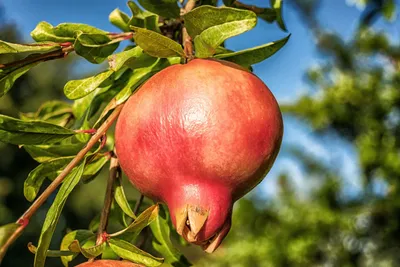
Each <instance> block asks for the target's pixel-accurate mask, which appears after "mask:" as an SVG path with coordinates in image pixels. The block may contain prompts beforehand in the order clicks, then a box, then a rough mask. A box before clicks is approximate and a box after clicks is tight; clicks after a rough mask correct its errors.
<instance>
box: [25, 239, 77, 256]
mask: <svg viewBox="0 0 400 267" xmlns="http://www.w3.org/2000/svg"><path fill="white" fill-rule="evenodd" d="M28 250H29V251H30V252H31V253H32V254H36V252H37V248H36V247H35V246H34V245H33V244H32V243H31V242H29V243H28ZM46 255H47V257H53V258H58V257H69V256H72V255H74V253H73V252H71V251H68V250H47V252H46Z"/></svg>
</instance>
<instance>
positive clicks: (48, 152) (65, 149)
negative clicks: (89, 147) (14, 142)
mask: <svg viewBox="0 0 400 267" xmlns="http://www.w3.org/2000/svg"><path fill="white" fill-rule="evenodd" d="M83 146H84V144H83V143H76V144H60V145H36V146H24V149H25V150H26V151H27V152H28V153H29V155H30V156H31V157H32V158H33V159H34V160H36V161H37V162H39V163H44V162H47V161H50V160H53V159H56V158H62V157H68V156H74V155H76V154H78V152H79V151H81V149H82V148H83Z"/></svg>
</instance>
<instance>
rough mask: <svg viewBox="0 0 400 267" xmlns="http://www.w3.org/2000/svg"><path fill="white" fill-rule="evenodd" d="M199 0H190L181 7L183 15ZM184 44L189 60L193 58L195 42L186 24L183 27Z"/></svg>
mask: <svg viewBox="0 0 400 267" xmlns="http://www.w3.org/2000/svg"><path fill="white" fill-rule="evenodd" d="M196 2H197V0H188V2H187V3H186V5H185V6H184V7H183V8H182V9H181V16H183V15H185V14H186V13H188V12H189V11H191V10H192V9H193V8H195V6H196ZM182 44H183V49H184V51H185V56H186V59H187V60H188V61H190V60H192V59H193V43H192V38H191V37H190V36H189V34H188V32H187V30H186V27H185V25H183V28H182Z"/></svg>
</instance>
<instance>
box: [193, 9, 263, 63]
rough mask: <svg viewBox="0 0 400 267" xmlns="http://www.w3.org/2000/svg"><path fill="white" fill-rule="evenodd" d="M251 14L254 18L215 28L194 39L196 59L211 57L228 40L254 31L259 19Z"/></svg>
mask: <svg viewBox="0 0 400 267" xmlns="http://www.w3.org/2000/svg"><path fill="white" fill-rule="evenodd" d="M250 13H252V14H253V15H254V16H253V18H250V19H247V18H246V19H243V20H238V21H232V22H228V23H224V24H221V25H217V26H213V27H210V28H208V29H206V30H204V31H203V32H202V33H201V34H200V35H198V36H196V37H195V38H194V46H195V50H196V57H198V58H207V57H210V56H212V55H214V54H215V53H216V49H217V48H218V46H220V45H221V44H222V43H223V42H224V41H225V40H226V39H228V38H230V37H233V36H236V35H239V34H241V33H243V32H245V31H248V30H250V29H252V28H253V27H254V26H255V25H256V23H257V17H256V15H255V14H254V13H253V12H250Z"/></svg>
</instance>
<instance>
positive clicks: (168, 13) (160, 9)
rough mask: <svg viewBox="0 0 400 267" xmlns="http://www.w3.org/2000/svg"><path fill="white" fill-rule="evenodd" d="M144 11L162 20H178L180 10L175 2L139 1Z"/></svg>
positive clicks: (159, 0)
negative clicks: (158, 16) (162, 18)
mask: <svg viewBox="0 0 400 267" xmlns="http://www.w3.org/2000/svg"><path fill="white" fill-rule="evenodd" d="M139 4H140V5H141V6H142V7H144V8H145V9H146V10H148V11H150V12H153V13H155V14H158V15H160V16H161V17H164V18H179V16H180V9H179V6H178V2H177V1H176V0H139Z"/></svg>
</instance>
